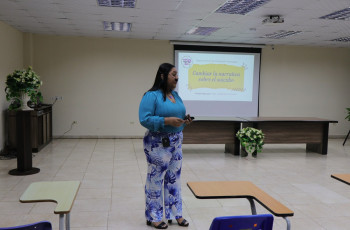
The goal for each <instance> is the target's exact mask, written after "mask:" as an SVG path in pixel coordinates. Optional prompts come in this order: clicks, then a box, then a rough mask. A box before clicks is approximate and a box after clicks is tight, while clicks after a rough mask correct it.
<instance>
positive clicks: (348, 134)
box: [343, 130, 350, 146]
mask: <svg viewBox="0 0 350 230" xmlns="http://www.w3.org/2000/svg"><path fill="white" fill-rule="evenodd" d="M349 134H350V130H349V132H348V135H346V137H345V140H344V143H343V146H344V145H345V142H346V140H347V139H348V137H349Z"/></svg>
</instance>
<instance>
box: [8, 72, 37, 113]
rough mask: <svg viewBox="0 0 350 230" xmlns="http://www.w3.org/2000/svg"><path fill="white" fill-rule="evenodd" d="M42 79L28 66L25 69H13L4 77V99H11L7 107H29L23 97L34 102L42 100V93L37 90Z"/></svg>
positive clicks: (24, 108)
mask: <svg viewBox="0 0 350 230" xmlns="http://www.w3.org/2000/svg"><path fill="white" fill-rule="evenodd" d="M41 85H42V81H41V80H40V77H39V76H38V75H37V74H36V73H35V72H34V71H33V69H32V67H31V66H29V67H28V68H27V69H26V70H15V71H14V72H13V73H12V74H9V75H8V76H7V79H6V88H5V92H6V100H7V101H11V104H10V106H9V109H10V110H12V109H18V108H22V109H23V110H26V109H30V108H29V107H28V106H27V101H26V100H25V99H24V98H28V99H29V98H30V101H31V102H32V103H34V104H38V103H39V102H41V101H42V95H41V92H40V91H39V88H40V86H41Z"/></svg>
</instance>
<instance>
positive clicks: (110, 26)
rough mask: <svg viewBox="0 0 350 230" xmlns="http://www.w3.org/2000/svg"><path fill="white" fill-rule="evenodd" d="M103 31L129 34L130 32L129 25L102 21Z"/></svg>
mask: <svg viewBox="0 0 350 230" xmlns="http://www.w3.org/2000/svg"><path fill="white" fill-rule="evenodd" d="M103 29H104V30H106V31H112V30H114V31H123V32H130V31H131V23H128V22H107V21H103Z"/></svg>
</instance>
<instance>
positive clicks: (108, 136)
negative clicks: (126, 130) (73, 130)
mask: <svg viewBox="0 0 350 230" xmlns="http://www.w3.org/2000/svg"><path fill="white" fill-rule="evenodd" d="M141 138H143V136H114V135H113V136H112V135H101V136H98V135H79V136H76V135H74V136H72V135H64V136H53V139H141Z"/></svg>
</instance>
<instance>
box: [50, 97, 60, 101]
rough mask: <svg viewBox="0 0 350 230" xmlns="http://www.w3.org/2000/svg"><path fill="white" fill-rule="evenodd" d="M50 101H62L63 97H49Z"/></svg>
mask: <svg viewBox="0 0 350 230" xmlns="http://www.w3.org/2000/svg"><path fill="white" fill-rule="evenodd" d="M51 99H52V100H56V101H60V100H63V97H62V96H54V97H51Z"/></svg>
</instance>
